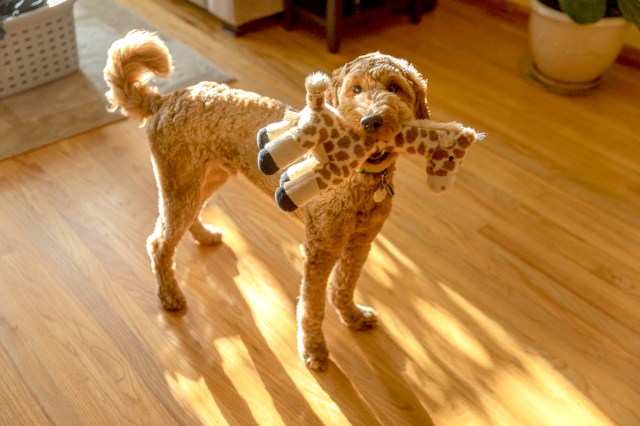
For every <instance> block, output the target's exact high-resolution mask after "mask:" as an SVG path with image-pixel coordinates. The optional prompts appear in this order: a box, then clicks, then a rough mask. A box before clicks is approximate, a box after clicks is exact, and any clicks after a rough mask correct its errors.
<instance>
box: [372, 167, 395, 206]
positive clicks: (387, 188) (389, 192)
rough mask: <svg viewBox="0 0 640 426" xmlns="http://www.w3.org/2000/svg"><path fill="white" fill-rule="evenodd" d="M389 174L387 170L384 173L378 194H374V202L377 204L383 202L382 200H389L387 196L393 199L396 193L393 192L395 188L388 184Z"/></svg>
mask: <svg viewBox="0 0 640 426" xmlns="http://www.w3.org/2000/svg"><path fill="white" fill-rule="evenodd" d="M387 173H388V171H387V170H385V171H384V172H382V181H381V182H380V186H379V187H378V189H377V190H376V192H374V193H373V201H375V202H376V203H379V202H381V201H382V200H384V199H385V198H387V196H389V197H393V196H394V195H395V192H393V188H392V187H391V185H389V184H388V183H387Z"/></svg>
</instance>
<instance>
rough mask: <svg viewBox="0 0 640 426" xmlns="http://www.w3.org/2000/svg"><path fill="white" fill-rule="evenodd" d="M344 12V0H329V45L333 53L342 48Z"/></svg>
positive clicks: (327, 31) (327, 21) (327, 24)
mask: <svg viewBox="0 0 640 426" xmlns="http://www.w3.org/2000/svg"><path fill="white" fill-rule="evenodd" d="M342 13H343V9H342V0H327V20H326V26H327V28H326V33H327V47H328V48H329V52H331V53H337V52H338V50H339V49H340V25H341V21H342Z"/></svg>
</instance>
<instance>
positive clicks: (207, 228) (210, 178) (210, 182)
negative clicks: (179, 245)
mask: <svg viewBox="0 0 640 426" xmlns="http://www.w3.org/2000/svg"><path fill="white" fill-rule="evenodd" d="M228 177H229V174H228V173H227V172H226V171H224V170H222V169H219V168H211V169H210V171H209V173H208V174H207V176H206V183H205V185H203V188H202V190H201V191H200V207H199V208H198V210H201V209H202V207H203V206H204V204H205V203H206V202H207V200H208V199H209V197H211V195H212V194H213V193H214V192H215V191H216V190H218V188H220V187H221V186H222V185H223V184H224V183H225V182H226V181H227V178H228ZM189 232H191V235H192V236H193V238H194V239H195V240H196V241H197V242H198V243H199V244H202V245H204V246H210V245H215V244H220V243H221V242H222V231H220V230H219V229H218V228H216V227H214V226H211V225H209V224H206V223H204V222H203V221H202V217H200V215H198V216H197V217H196V219H195V220H194V221H193V223H192V224H191V227H190V228H189Z"/></svg>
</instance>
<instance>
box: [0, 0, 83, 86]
mask: <svg viewBox="0 0 640 426" xmlns="http://www.w3.org/2000/svg"><path fill="white" fill-rule="evenodd" d="M74 1H75V0H49V2H48V4H47V5H45V6H43V7H40V8H39V9H35V10H33V11H31V12H27V13H24V14H21V15H17V16H14V17H11V18H8V19H7V20H5V21H4V30H5V33H6V34H5V36H4V38H3V39H2V40H0V98H4V97H7V96H10V95H12V94H15V93H19V92H22V91H24V90H27V89H31V88H33V87H36V86H39V85H41V84H44V83H48V82H50V81H52V80H55V79H57V78H60V77H63V76H65V75H67V74H71V73H72V72H74V71H75V70H77V69H78V47H77V43H76V30H75V23H74V20H73V3H74Z"/></svg>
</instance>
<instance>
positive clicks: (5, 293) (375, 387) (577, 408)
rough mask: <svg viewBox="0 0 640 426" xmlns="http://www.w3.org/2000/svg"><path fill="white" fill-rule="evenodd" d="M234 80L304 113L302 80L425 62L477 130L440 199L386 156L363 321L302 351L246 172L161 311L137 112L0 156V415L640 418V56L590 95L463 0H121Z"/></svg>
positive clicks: (287, 272)
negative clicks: (233, 6)
mask: <svg viewBox="0 0 640 426" xmlns="http://www.w3.org/2000/svg"><path fill="white" fill-rule="evenodd" d="M120 2H121V3H122V4H124V5H125V6H127V7H129V8H131V9H132V10H134V11H135V12H136V13H138V14H140V15H141V16H143V17H144V18H146V19H148V20H149V21H150V22H153V23H154V24H156V25H157V26H159V27H161V28H163V29H164V30H165V31H167V32H169V33H171V34H172V35H173V36H174V37H176V38H177V39H179V40H181V41H182V42H184V43H185V44H187V45H189V46H191V47H192V48H194V49H196V50H197V51H199V52H200V53H202V54H203V55H205V56H206V57H208V58H210V59H211V60H212V61H213V62H215V63H217V64H218V65H220V66H221V67H222V68H224V69H225V70H226V71H228V72H230V73H231V74H233V75H234V76H235V77H236V78H237V81H236V82H234V83H233V86H235V87H239V88H243V89H248V90H254V91H257V92H259V93H262V94H265V95H268V96H272V97H276V98H279V99H282V100H283V101H285V102H288V103H290V104H292V105H294V106H296V107H300V106H302V104H303V101H304V87H303V81H304V77H305V76H306V75H307V74H308V73H309V72H312V71H316V70H323V71H326V72H330V71H331V70H333V69H335V68H337V67H339V66H341V65H342V64H344V63H345V62H347V61H349V60H351V59H352V58H353V57H355V56H357V55H359V54H363V53H368V52H371V51H377V50H379V51H382V52H384V53H389V54H392V55H395V56H398V57H403V58H406V59H408V60H409V61H410V62H412V63H413V64H414V65H415V66H416V68H417V69H418V70H420V71H421V72H423V73H424V75H425V77H427V78H428V80H429V94H428V97H429V103H430V107H431V112H432V115H433V117H434V118H435V119H437V120H442V121H447V120H458V121H461V122H463V123H464V124H466V125H470V126H473V127H475V128H476V129H478V130H479V131H482V132H485V133H486V134H487V136H486V138H485V140H484V141H482V142H481V143H478V144H477V146H475V147H474V148H473V149H472V150H471V151H470V152H469V155H468V156H467V158H466V159H465V163H464V165H463V167H462V169H461V171H460V173H459V175H458V177H457V181H456V184H455V185H454V186H453V188H452V189H451V191H449V192H448V193H447V194H444V195H442V196H437V195H434V194H432V193H430V192H429V190H428V189H427V186H426V182H425V179H426V175H425V168H426V164H425V162H424V159H419V158H417V157H406V158H401V159H400V160H399V161H398V165H397V166H398V171H397V174H396V177H395V182H394V186H395V190H396V196H395V198H394V210H393V212H392V214H391V217H390V218H389V220H388V221H387V222H386V223H385V226H384V228H383V230H382V232H381V234H380V235H379V237H378V238H377V239H376V241H375V242H374V244H373V247H372V249H371V252H370V254H369V259H368V261H367V264H366V266H365V268H364V271H363V274H362V277H361V279H360V282H359V285H358V288H357V290H356V298H357V300H358V301H359V303H362V304H365V305H369V306H373V307H374V308H376V309H377V310H378V311H379V314H380V325H379V327H378V329H377V330H374V331H371V332H364V333H362V332H354V331H349V330H348V329H346V328H345V327H344V326H343V325H342V324H340V321H339V319H338V318H337V316H336V315H335V314H334V313H333V312H332V311H331V309H329V308H328V309H327V312H326V321H325V333H326V337H327V341H328V344H329V348H330V351H331V365H330V368H329V370H328V371H327V372H326V373H324V374H315V373H311V372H310V371H308V370H307V369H306V367H305V366H304V365H303V363H302V362H301V361H300V360H299V358H298V355H297V348H296V324H295V305H296V303H297V297H298V292H299V289H298V287H299V284H300V274H301V271H302V262H301V257H300V251H299V244H300V242H301V240H302V238H303V232H304V230H303V227H302V225H301V224H300V223H298V222H297V221H294V220H292V219H291V218H290V217H289V216H288V215H287V214H284V213H282V212H280V211H279V210H278V209H277V208H276V207H275V205H274V201H273V199H272V198H271V197H265V196H264V194H262V193H261V192H260V191H259V190H258V189H256V188H254V187H252V186H251V184H250V183H248V182H247V181H246V180H245V179H244V178H241V177H237V178H233V179H230V181H229V182H228V183H227V184H226V185H225V186H224V187H223V188H222V189H221V190H220V191H219V192H218V193H217V194H216V195H215V196H214V197H213V198H212V200H211V201H210V202H209V204H208V205H207V207H206V208H205V209H204V210H203V213H202V216H203V218H204V219H205V221H207V222H209V223H212V224H213V225H215V226H218V227H220V228H221V229H222V230H223V231H224V244H223V245H221V246H219V247H213V248H205V247H201V246H199V245H197V244H196V243H195V242H194V241H193V240H192V238H191V237H190V236H187V237H186V238H185V239H184V241H183V242H182V243H181V245H180V246H179V249H178V253H177V259H176V271H177V277H178V279H179V281H180V283H181V286H182V289H183V291H184V293H185V295H186V297H187V300H188V303H189V308H188V310H187V311H186V312H183V313H180V314H170V313H167V312H164V311H163V310H162V309H161V307H160V305H159V303H158V301H157V298H156V296H155V279H154V277H153V274H152V272H151V268H150V262H149V259H148V256H147V253H146V247H145V240H146V238H147V236H148V235H149V234H150V233H151V231H152V230H153V226H154V222H155V218H156V215H157V198H156V197H157V195H156V186H155V182H154V178H153V172H152V168H151V165H150V162H149V147H148V144H147V141H146V136H145V130H144V129H141V128H139V127H138V125H137V123H133V122H128V121H120V122H117V123H113V124H110V125H108V126H105V127H102V128H99V129H94V130H92V131H89V132H87V133H85V134H82V135H77V136H75V137H72V138H68V139H66V140H63V141H60V142H58V143H55V144H52V145H50V146H47V147H44V148H42V149H39V150H36V151H33V152H30V153H26V154H23V155H21V156H18V157H15V158H11V159H8V160H4V161H2V162H0V295H2V296H1V297H2V299H1V300H2V303H0V369H1V370H2V371H3V377H2V379H0V382H1V383H0V384H1V386H0V389H2V390H0V401H2V405H3V409H2V410H0V412H1V413H0V416H2V417H0V423H1V424H11V425H32V424H61V425H62V424H64V425H66V424H123V423H126V424H140V425H142V424H158V425H164V424H167V425H170V424H185V425H186V424H188V425H193V424H216V425H217V424H230V425H259V424H260V425H262V424H269V425H271V424H283V425H298V424H305V425H307V424H308V425H322V424H327V425H329V424H330V425H343V424H344V425H346V424H353V425H389V424H394V425H396V424H397V425H429V424H437V425H469V424H475V425H509V426H511V425H532V426H533V425H535V426H537V425H540V424H545V425H547V424H548V425H562V426H564V425H569V424H579V425H598V426H601V425H616V426H635V425H637V424H639V423H640V409H638V407H640V361H638V360H639V359H640V336H639V332H638V326H639V325H640V314H639V312H640V309H639V308H640V293H639V289H638V286H639V284H640V263H638V253H640V215H639V214H638V213H637V212H638V211H640V197H639V196H638V195H639V194H640V187H639V186H638V182H640V162H639V161H638V155H639V154H640V143H639V142H640V139H639V138H638V124H637V120H635V117H638V116H639V114H638V113H639V112H640V110H639V109H638V104H637V99H638V98H640V79H639V78H638V75H639V74H638V72H639V71H638V70H637V69H633V68H626V67H623V66H620V65H616V66H614V67H613V69H612V70H611V73H610V74H609V75H608V76H607V79H606V81H605V84H604V85H603V86H602V87H600V88H599V89H597V90H596V91H594V92H593V93H591V94H589V95H587V96H580V97H570V96H561V95H558V94H554V93H550V92H547V91H544V90H542V89H541V88H540V87H538V86H537V85H536V84H534V83H533V82H532V81H531V80H530V79H529V78H528V77H527V74H526V69H527V65H528V62H527V61H528V37H527V33H526V28H525V27H524V26H522V25H521V23H518V21H508V20H504V19H501V18H499V17H498V16H496V15H493V14H491V13H490V12H488V11H485V10H483V8H482V7H481V6H475V5H473V2H470V1H467V0H464V1H463V0H451V1H448V2H439V4H438V7H437V8H436V10H435V11H434V12H432V13H429V14H425V15H424V16H423V19H422V20H421V22H420V23H419V24H417V25H414V24H412V23H410V20H409V18H408V16H403V15H397V16H389V17H388V19H386V20H384V21H381V22H378V23H373V22H372V23H370V24H369V25H368V26H367V28H366V31H362V29H358V28H355V27H354V28H349V29H348V31H347V32H346V37H345V38H344V40H343V42H342V44H341V49H340V52H339V53H337V54H330V53H329V52H327V50H326V47H325V40H324V39H323V32H322V30H321V29H319V28H314V27H312V26H310V25H298V26H296V27H295V29H294V30H293V31H287V30H285V29H284V28H282V26H281V22H280V21H279V19H278V18H274V19H270V20H267V21H265V22H263V23H262V24H261V25H260V26H259V30H258V31H254V32H249V33H247V34H246V35H244V36H242V37H239V38H235V37H232V36H230V35H229V34H228V33H225V32H222V31H221V24H220V22H219V21H218V20H217V19H216V18H214V17H212V16H211V15H209V14H208V13H207V12H205V11H204V10H201V9H199V8H197V7H196V6H193V5H192V4H190V3H189V2H185V1H182V0H155V1H151V0H135V1H134V0H121V1H120ZM0 143H1V141H0Z"/></svg>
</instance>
